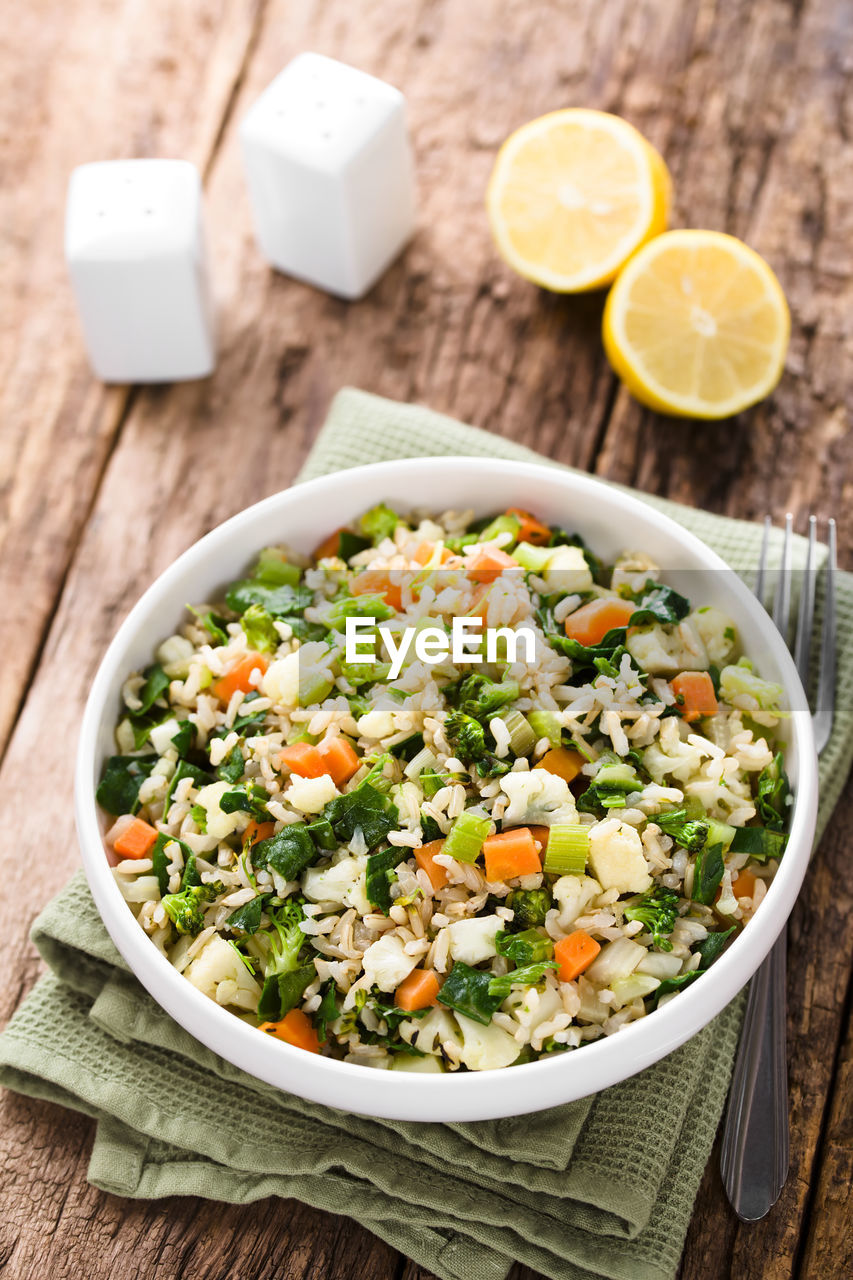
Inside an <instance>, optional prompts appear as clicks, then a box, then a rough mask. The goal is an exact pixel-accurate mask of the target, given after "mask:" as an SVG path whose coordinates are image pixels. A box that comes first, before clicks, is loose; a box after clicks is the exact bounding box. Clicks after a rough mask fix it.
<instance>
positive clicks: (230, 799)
mask: <svg viewBox="0 0 853 1280" xmlns="http://www.w3.org/2000/svg"><path fill="white" fill-rule="evenodd" d="M269 798H270V793H269V792H268V791H267V790H266V788H265V787H262V786H260V784H259V783H257V782H254V781H251V780H250V781H249V782H247V783H246V784H245V785H242V786H239V787H235V788H234V790H233V791H226V792H224V794H223V795H222V796H221V797H220V800H219V808H220V809H221V810H222V812H223V813H241V812H242V813H250V814H251V815H252V817H253V818H257V819H258V820H263V819H265V818H269V813H268V812H267V801H268V800H269Z"/></svg>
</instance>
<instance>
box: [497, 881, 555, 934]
mask: <svg viewBox="0 0 853 1280" xmlns="http://www.w3.org/2000/svg"><path fill="white" fill-rule="evenodd" d="M506 905H507V906H508V907H511V908H512V910H513V912H514V913H515V914H514V916H513V921H512V927H513V929H531V928H533V927H534V926H535V925H542V924H544V923H545V916H546V915H547V914H548V912H549V911H550V910H551V891H550V889H514V890H513V891H512V893H511V894H510V895H509V897H508V898H507V900H506Z"/></svg>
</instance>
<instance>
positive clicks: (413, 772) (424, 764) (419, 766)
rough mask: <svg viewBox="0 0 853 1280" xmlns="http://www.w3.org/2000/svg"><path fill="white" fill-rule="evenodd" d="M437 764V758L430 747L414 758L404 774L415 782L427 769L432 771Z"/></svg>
mask: <svg viewBox="0 0 853 1280" xmlns="http://www.w3.org/2000/svg"><path fill="white" fill-rule="evenodd" d="M435 763H436V757H435V755H434V754H433V752H432V751H430V749H429V747H422V748H421V750H420V751H419V752H418V754H417V755H416V756H412V758H411V760H410V761H409V763H408V764H407V765H406V767H405V769H404V770H403V773H404V774H405V775H406V777H407V778H411V779H412V781H414V780H415V779H416V778H419V777H420V775H421V774H422V773H424V772H425V771H426V770H427V769H431V768H432V767H433V765H434V764H435Z"/></svg>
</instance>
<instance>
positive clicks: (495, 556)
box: [468, 547, 521, 582]
mask: <svg viewBox="0 0 853 1280" xmlns="http://www.w3.org/2000/svg"><path fill="white" fill-rule="evenodd" d="M520 568H521V565H520V564H519V563H518V561H517V560H513V558H512V556H508V555H507V553H506V552H505V551H501V550H499V548H498V547H490V548H489V549H488V550H487V551H485V550H484V551H480V552H479V554H478V555H476V556H474V559H473V560H469V561H468V577H469V578H470V579H471V580H472V582H494V580H495V578H499V577H500V576H501V574H502V573H503V571H504V569H520Z"/></svg>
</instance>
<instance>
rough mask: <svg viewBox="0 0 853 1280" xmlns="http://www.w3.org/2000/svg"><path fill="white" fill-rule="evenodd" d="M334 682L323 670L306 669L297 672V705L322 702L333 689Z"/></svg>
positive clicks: (306, 705)
mask: <svg viewBox="0 0 853 1280" xmlns="http://www.w3.org/2000/svg"><path fill="white" fill-rule="evenodd" d="M334 687H335V686H334V683H333V682H332V680H330V679H329V676H328V674H327V673H326V672H325V671H306V672H304V673H303V672H301V671H300V673H299V705H300V707H310V706H313V705H314V703H315V702H323V701H325V699H326V698H328V696H329V694H330V693H331V692H332V690H333V689H334Z"/></svg>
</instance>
